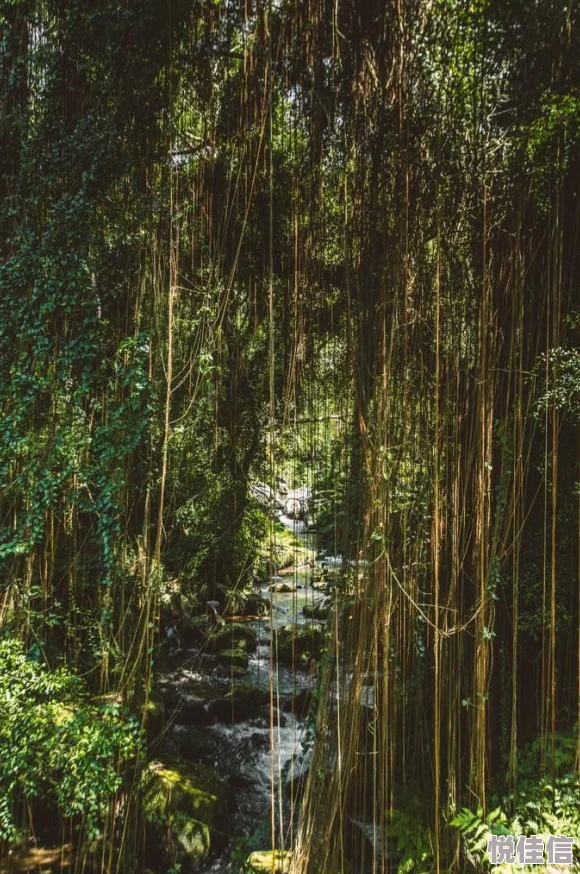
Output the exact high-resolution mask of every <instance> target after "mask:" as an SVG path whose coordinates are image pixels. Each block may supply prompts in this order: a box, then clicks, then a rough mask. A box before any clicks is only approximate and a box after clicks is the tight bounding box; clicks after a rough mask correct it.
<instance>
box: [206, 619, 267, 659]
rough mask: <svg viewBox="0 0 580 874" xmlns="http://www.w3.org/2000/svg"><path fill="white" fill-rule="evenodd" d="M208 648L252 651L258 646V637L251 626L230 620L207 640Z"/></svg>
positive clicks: (215, 650)
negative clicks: (230, 621) (228, 623)
mask: <svg viewBox="0 0 580 874" xmlns="http://www.w3.org/2000/svg"><path fill="white" fill-rule="evenodd" d="M209 644H210V648H211V649H212V650H213V651H214V652H222V651H223V650H231V649H245V650H246V651H247V652H254V651H255V649H256V647H257V646H258V637H257V635H256V632H255V631H254V629H253V628H250V627H249V626H248V625H243V624H242V623H241V622H232V623H231V624H230V625H225V626H224V627H223V628H219V629H218V630H217V631H215V632H214V633H213V634H212V635H211V637H210V640H209Z"/></svg>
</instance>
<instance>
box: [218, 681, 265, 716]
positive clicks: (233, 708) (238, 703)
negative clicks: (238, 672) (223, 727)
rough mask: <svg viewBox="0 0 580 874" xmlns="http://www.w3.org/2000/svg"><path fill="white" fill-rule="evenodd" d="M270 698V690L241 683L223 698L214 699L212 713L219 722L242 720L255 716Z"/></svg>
mask: <svg viewBox="0 0 580 874" xmlns="http://www.w3.org/2000/svg"><path fill="white" fill-rule="evenodd" d="M269 700H270V695H269V693H268V692H264V691H262V690H261V689H254V688H253V687H251V686H243V685H241V686H238V687H237V688H235V689H233V690H232V691H231V692H230V693H228V695H225V696H224V697H223V698H218V699H216V700H215V701H212V703H211V704H210V713H211V715H212V716H213V717H214V719H216V720H217V721H218V722H224V723H234V722H242V721H245V720H248V719H251V718H252V717H255V716H256V714H257V713H258V711H259V709H260V708H261V707H263V706H264V705H265V704H267V703H268V701H269Z"/></svg>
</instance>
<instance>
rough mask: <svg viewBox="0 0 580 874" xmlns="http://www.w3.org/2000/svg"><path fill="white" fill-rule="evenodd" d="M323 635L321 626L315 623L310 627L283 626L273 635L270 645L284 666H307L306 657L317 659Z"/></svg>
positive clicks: (320, 650)
mask: <svg viewBox="0 0 580 874" xmlns="http://www.w3.org/2000/svg"><path fill="white" fill-rule="evenodd" d="M323 640H324V634H323V631H322V626H321V625H318V624H317V623H312V624H310V625H284V626H283V628H280V629H278V633H277V634H275V635H274V638H273V641H272V644H273V646H274V651H275V653H276V655H277V657H278V659H279V660H280V661H281V662H285V663H286V664H289V665H293V666H295V667H296V666H297V665H301V664H302V665H306V666H307V665H308V657H310V658H317V657H318V656H319V655H320V653H321V652H322V644H323Z"/></svg>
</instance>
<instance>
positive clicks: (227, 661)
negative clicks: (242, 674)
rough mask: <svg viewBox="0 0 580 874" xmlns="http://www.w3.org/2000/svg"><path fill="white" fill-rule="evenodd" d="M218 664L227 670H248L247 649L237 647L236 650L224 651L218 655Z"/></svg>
mask: <svg viewBox="0 0 580 874" xmlns="http://www.w3.org/2000/svg"><path fill="white" fill-rule="evenodd" d="M217 660H218V664H220V665H222V666H223V667H225V668H228V669H229V668H230V667H232V668H239V669H241V670H243V671H247V669H248V653H247V652H246V650H245V649H242V648H241V647H239V646H237V647H236V648H235V649H222V650H220V652H218V654H217Z"/></svg>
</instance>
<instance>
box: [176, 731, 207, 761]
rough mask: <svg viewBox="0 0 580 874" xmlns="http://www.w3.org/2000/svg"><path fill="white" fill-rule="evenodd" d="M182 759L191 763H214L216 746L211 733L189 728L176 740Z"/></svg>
mask: <svg viewBox="0 0 580 874" xmlns="http://www.w3.org/2000/svg"><path fill="white" fill-rule="evenodd" d="M175 743H176V746H177V748H178V750H179V755H180V756H181V758H183V759H186V760H187V761H189V762H204V761H213V759H214V758H215V752H216V744H215V740H214V738H213V737H212V734H211V732H208V731H203V730H198V729H195V728H190V727H188V728H187V730H186V731H181V732H179V734H178V735H177V738H176V740H175Z"/></svg>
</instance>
